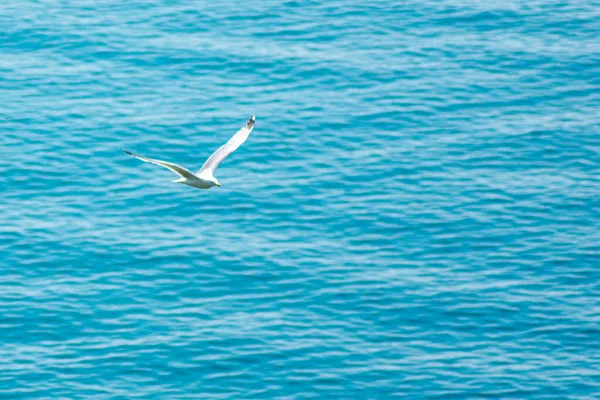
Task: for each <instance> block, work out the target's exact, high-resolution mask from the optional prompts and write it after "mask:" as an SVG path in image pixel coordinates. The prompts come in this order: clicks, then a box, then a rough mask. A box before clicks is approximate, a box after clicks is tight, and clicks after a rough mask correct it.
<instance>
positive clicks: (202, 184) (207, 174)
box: [122, 115, 255, 189]
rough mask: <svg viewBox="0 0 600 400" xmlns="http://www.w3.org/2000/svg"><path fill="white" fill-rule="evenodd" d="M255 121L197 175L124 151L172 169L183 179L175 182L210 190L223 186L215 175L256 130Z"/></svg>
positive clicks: (249, 121) (214, 155) (245, 126)
mask: <svg viewBox="0 0 600 400" xmlns="http://www.w3.org/2000/svg"><path fill="white" fill-rule="evenodd" d="M254 120H255V117H254V115H253V116H252V117H250V119H249V120H248V122H247V123H246V125H244V127H243V128H242V129H240V130H239V131H237V133H236V134H235V135H233V137H232V138H231V139H229V141H228V142H227V143H225V144H224V145H223V146H221V147H220V148H219V149H218V150H217V151H215V152H214V153H213V154H212V155H211V156H210V157H209V158H208V160H206V162H205V163H204V165H203V166H202V168H200V170H199V171H198V172H197V173H196V174H194V173H192V172H191V171H190V170H188V169H187V168H184V167H182V166H181V165H177V164H174V163H171V162H167V161H161V160H156V159H153V158H148V157H144V156H140V155H137V154H134V153H131V152H129V151H127V150H125V149H122V150H123V151H124V152H125V153H127V154H129V155H130V156H132V157H135V158H137V159H139V160H142V161H144V162H148V163H152V164H156V165H160V166H161V167H165V168H168V169H170V170H171V171H173V172H174V173H176V174H177V175H179V176H180V177H181V179H178V180H176V181H174V182H178V183H183V184H184V185H188V186H193V187H196V188H199V189H210V188H211V187H213V186H221V184H220V183H219V181H218V180H217V179H216V178H215V177H214V176H213V173H214V172H215V169H217V167H218V166H219V164H221V162H223V160H225V159H226V158H227V156H229V155H230V154H231V153H233V152H234V151H236V150H237V149H238V148H239V147H240V146H241V145H242V143H244V142H245V141H246V139H248V136H250V133H251V132H252V129H254Z"/></svg>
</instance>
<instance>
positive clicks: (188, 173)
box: [121, 149, 196, 179]
mask: <svg viewBox="0 0 600 400" xmlns="http://www.w3.org/2000/svg"><path fill="white" fill-rule="evenodd" d="M121 150H123V151H124V152H125V153H127V154H129V155H130V156H132V157H135V158H137V159H139V160H142V161H144V162H149V163H152V164H156V165H160V166H162V167H165V168H168V169H170V170H171V171H173V172H175V173H176V174H177V175H179V176H181V177H182V178H188V179H194V178H196V175H194V174H193V173H192V172H191V171H189V170H187V169H186V168H183V167H182V166H181V165H177V164H173V163H170V162H166V161H160V160H154V159H152V158H148V157H142V156H138V155H137V154H133V153H131V152H129V151H127V150H125V149H121Z"/></svg>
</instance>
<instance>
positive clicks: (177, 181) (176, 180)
mask: <svg viewBox="0 0 600 400" xmlns="http://www.w3.org/2000/svg"><path fill="white" fill-rule="evenodd" d="M172 182H173V183H183V182H185V178H179V179H175V180H174V181H172Z"/></svg>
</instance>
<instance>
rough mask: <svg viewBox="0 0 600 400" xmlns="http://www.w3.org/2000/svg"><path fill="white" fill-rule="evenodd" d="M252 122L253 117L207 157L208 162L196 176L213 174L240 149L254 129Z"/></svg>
mask: <svg viewBox="0 0 600 400" xmlns="http://www.w3.org/2000/svg"><path fill="white" fill-rule="evenodd" d="M254 120H255V118H254V115H253V116H251V117H250V119H249V120H248V122H247V123H246V125H244V127H243V128H242V129H240V130H239V131H237V133H236V134H235V135H233V137H232V138H231V139H229V141H228V142H227V143H225V144H224V145H223V146H221V147H219V150H217V151H215V152H214V153H213V154H212V156H210V157H208V160H206V162H205V163H204V165H203V166H202V168H200V170H199V171H198V174H200V173H201V172H210V173H211V174H212V173H213V172H215V169H217V167H218V166H219V164H221V163H222V162H223V160H225V159H226V158H227V156H228V155H230V154H231V153H233V152H234V151H236V150H237V149H238V147H240V146H241V145H242V143H244V142H245V141H246V139H248V136H250V132H252V129H254Z"/></svg>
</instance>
